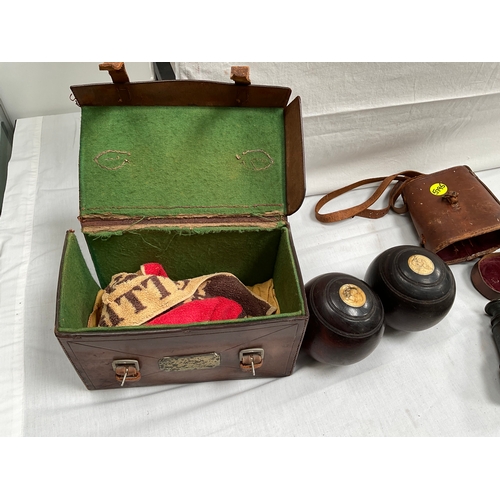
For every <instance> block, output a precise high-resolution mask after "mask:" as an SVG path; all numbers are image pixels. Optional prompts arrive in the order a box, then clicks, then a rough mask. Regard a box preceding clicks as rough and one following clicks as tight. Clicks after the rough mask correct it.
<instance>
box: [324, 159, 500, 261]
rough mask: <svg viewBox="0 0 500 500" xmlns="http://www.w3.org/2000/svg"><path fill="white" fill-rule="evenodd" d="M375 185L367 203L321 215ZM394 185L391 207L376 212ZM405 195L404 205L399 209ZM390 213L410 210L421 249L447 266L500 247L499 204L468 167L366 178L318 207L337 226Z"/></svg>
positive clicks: (326, 218)
mask: <svg viewBox="0 0 500 500" xmlns="http://www.w3.org/2000/svg"><path fill="white" fill-rule="evenodd" d="M375 182H378V183H379V186H378V188H377V189H376V190H375V192H374V193H373V194H372V196H370V198H368V199H367V200H366V201H365V202H363V203H361V204H359V205H356V206H354V207H350V208H346V209H343V210H337V211H334V212H330V213H320V209H321V208H322V207H323V206H324V205H326V203H328V202H329V201H331V200H333V199H334V198H337V197H338V196H340V195H342V194H345V193H347V192H348V191H350V190H352V189H355V188H357V187H359V186H363V185H365V184H371V183H375ZM393 183H394V184H393ZM391 184H393V186H392V189H391V191H390V196H389V203H388V204H387V206H385V207H384V208H382V209H377V210H374V209H371V208H370V207H371V206H372V205H373V204H374V203H375V202H376V201H377V200H378V199H379V198H380V197H381V196H382V194H383V193H384V192H385V190H386V189H388V188H389V186H390V185H391ZM400 196H402V199H403V205H398V206H396V203H397V200H398V199H399V197H400ZM390 209H392V210H393V211H394V212H396V213H398V214H404V213H406V212H408V213H409V214H410V217H411V219H412V222H413V225H414V226H415V229H416V231H417V233H418V235H419V238H420V241H421V244H422V246H423V247H425V248H427V249H428V250H430V251H431V252H433V253H435V254H437V255H438V256H439V257H441V258H442V259H443V260H444V261H445V262H446V263H447V264H456V263H458V262H463V261H468V260H473V259H475V258H477V257H481V256H482V255H485V254H487V253H491V252H493V251H494V250H496V249H498V248H500V202H499V201H498V199H497V198H496V197H495V195H494V194H493V193H492V192H491V191H490V190H489V189H488V187H487V186H486V185H485V184H484V183H483V182H482V181H481V180H480V179H479V178H478V177H477V176H476V174H475V173H474V172H473V171H472V170H471V169H470V167H468V166H466V165H461V166H456V167H451V168H448V169H446V170H440V171H439V172H435V173H432V174H421V173H420V172H415V171H405V172H400V173H398V174H394V175H391V176H388V177H376V178H372V179H364V180H361V181H358V182H355V183H353V184H350V185H349V186H346V187H344V188H341V189H337V190H336V191H333V192H331V193H328V194H326V195H325V196H323V197H322V198H321V199H320V200H319V201H318V203H317V204H316V207H315V214H316V218H317V219H318V220H319V221H320V222H337V221H341V220H344V219H348V218H350V217H355V216H358V217H366V218H370V219H377V218H380V217H383V216H384V215H386V214H387V213H388V211H389V210H390Z"/></svg>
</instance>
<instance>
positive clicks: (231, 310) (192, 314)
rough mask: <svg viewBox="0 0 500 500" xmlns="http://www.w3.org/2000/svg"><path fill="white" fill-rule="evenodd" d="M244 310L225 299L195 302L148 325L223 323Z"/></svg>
mask: <svg viewBox="0 0 500 500" xmlns="http://www.w3.org/2000/svg"><path fill="white" fill-rule="evenodd" d="M242 311H243V308H242V307H241V305H240V304H238V302H235V301H234V300H230V299H226V298H225V297H214V298H210V299H203V300H194V301H193V302H187V303H186V304H181V305H180V306H177V307H174V308H173V309H171V310H170V311H167V312H166V313H163V314H160V316H157V317H156V318H154V319H152V320H151V321H149V322H148V323H147V324H148V325H176V324H183V323H198V322H203V321H221V320H225V319H236V318H238V317H239V315H240V314H241V313H242Z"/></svg>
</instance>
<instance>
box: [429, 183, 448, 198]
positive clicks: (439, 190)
mask: <svg viewBox="0 0 500 500" xmlns="http://www.w3.org/2000/svg"><path fill="white" fill-rule="evenodd" d="M429 191H430V192H431V193H432V194H433V195H434V196H443V194H446V192H447V191H448V186H447V185H446V184H443V183H442V182H436V183H435V184H433V185H432V186H431V187H430V189H429Z"/></svg>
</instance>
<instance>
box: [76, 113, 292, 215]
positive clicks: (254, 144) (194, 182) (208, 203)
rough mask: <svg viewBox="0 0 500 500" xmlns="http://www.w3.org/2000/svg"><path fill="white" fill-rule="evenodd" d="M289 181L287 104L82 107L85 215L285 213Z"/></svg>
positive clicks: (82, 211)
mask: <svg viewBox="0 0 500 500" xmlns="http://www.w3.org/2000/svg"><path fill="white" fill-rule="evenodd" d="M285 189H286V188H285V135H284V117H283V109H281V108H225V107H208V106H207V107H198V106H189V107H188V106H109V107H108V106H95V107H94V106H84V107H82V116H81V137H80V213H81V215H82V216H89V215H98V214H105V215H106V216H113V215H115V216H127V217H133V216H136V217H137V216H176V215H184V214H190V215H207V214H208V215H215V214H216V215H236V214H252V215H261V214H264V213H269V212H276V211H279V212H280V213H283V212H284V211H285V206H286V190H285Z"/></svg>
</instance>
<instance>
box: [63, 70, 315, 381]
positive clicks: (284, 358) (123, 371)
mask: <svg viewBox="0 0 500 500" xmlns="http://www.w3.org/2000/svg"><path fill="white" fill-rule="evenodd" d="M101 69H105V70H108V71H109V73H110V76H111V77H112V79H113V83H112V84H98V85H83V86H76V87H72V91H73V95H74V98H75V101H76V102H77V104H78V105H79V106H82V107H83V106H113V107H120V106H225V107H241V108H246V107H281V108H283V117H284V127H285V143H284V148H285V158H286V164H285V166H284V167H285V171H286V174H285V177H286V186H284V188H285V192H286V200H285V201H286V206H285V207H284V210H283V214H282V215H281V216H280V220H281V221H282V223H283V225H284V229H283V237H282V239H281V240H280V242H282V246H280V247H279V249H278V250H279V251H280V249H281V250H283V252H282V253H283V254H285V253H286V254H287V260H286V262H285V261H284V260H279V258H278V254H277V255H276V256H275V257H274V258H275V260H276V262H275V263H274V266H275V267H274V269H276V268H278V267H279V268H280V269H283V266H288V267H290V268H293V269H294V272H295V277H296V279H294V280H293V283H291V282H287V283H286V287H285V288H286V289H287V291H288V293H289V294H290V293H292V295H291V296H290V297H291V299H292V300H293V302H296V303H298V304H302V305H301V307H298V308H297V309H296V310H295V311H291V312H287V311H285V313H283V311H282V312H281V313H280V314H279V315H276V316H268V317H265V318H252V319H251V320H250V321H246V322H245V321H241V320H234V321H226V322H216V323H212V324H206V323H205V324H194V323H192V324H189V325H186V326H166V327H165V328H163V327H155V328H153V327H149V328H147V327H144V328H142V327H138V328H130V329H129V328H121V329H119V330H116V331H110V330H109V329H105V328H87V327H86V324H84V323H85V314H87V313H86V312H85V311H83V309H84V308H83V307H82V306H81V305H80V302H79V298H78V296H79V295H81V294H80V289H81V288H82V287H79V285H78V283H80V282H81V281H82V280H83V281H85V283H87V282H88V280H90V279H92V278H91V276H90V270H89V269H88V268H87V267H86V264H85V262H84V259H83V255H82V253H81V251H80V249H79V245H77V244H75V240H76V236H75V235H74V231H72V230H70V231H68V232H67V234H66V240H65V244H64V249H63V256H62V259H61V268H60V276H59V281H58V290H57V309H56V325H55V335H56V338H57V339H58V341H59V343H60V345H61V347H62V348H63V350H64V352H65V353H66V355H67V356H68V358H69V360H70V362H71V363H72V365H73V367H74V368H75V370H76V371H77V373H78V375H79V376H80V378H81V380H82V381H83V382H84V384H85V386H86V387H87V389H91V390H93V389H110V388H120V387H139V386H151V385H158V384H169V383H175V384H179V383H190V382H203V381H213V380H230V379H252V378H253V377H254V376H255V377H258V378H262V377H282V376H288V375H290V374H291V373H292V371H293V368H294V366H295V362H296V359H297V356H298V352H299V349H300V346H301V344H302V339H303V336H304V332H305V328H306V326H307V322H308V318H309V313H308V308H307V301H306V297H305V291H304V285H303V282H302V277H301V274H300V267H299V263H298V259H297V256H296V253H295V248H294V244H293V240H292V238H291V234H290V232H289V226H288V222H287V220H286V216H287V215H290V214H291V213H293V212H295V211H296V210H298V208H299V207H300V205H301V203H302V201H303V198H304V195H305V175H304V153H303V135H302V121H301V110H300V98H299V97H297V98H295V99H294V100H293V101H292V102H291V103H288V98H289V96H290V94H291V90H290V89H288V88H284V87H267V86H254V85H250V83H249V81H247V79H246V78H244V76H245V75H244V74H243V76H242V75H241V71H240V69H238V71H235V78H233V79H234V81H235V82H236V83H233V84H230V83H219V82H206V81H187V80H184V81H160V82H137V83H131V82H129V81H128V77H127V75H126V73H125V71H124V67H123V65H122V64H120V63H108V64H104V65H101ZM79 219H80V222H81V224H82V229H83V231H84V233H85V234H87V235H88V234H90V239H92V237H93V236H94V234H96V235H98V234H99V231H105V232H106V231H115V232H117V233H121V232H122V231H126V229H127V228H128V227H133V229H134V232H135V233H137V235H138V237H140V232H141V231H142V230H147V229H148V227H162V226H165V225H168V226H173V227H175V226H176V225H179V226H180V229H179V232H180V233H182V231H183V229H182V224H184V227H189V224H202V223H204V224H205V225H206V226H210V220H208V221H207V219H206V218H205V219H204V220H201V219H200V220H198V219H199V218H198V219H197V218H196V217H192V218H190V219H186V218H184V219H180V218H177V219H175V218H173V217H172V218H169V219H168V220H167V219H165V220H163V219H159V218H157V219H153V218H149V217H141V218H140V220H137V221H136V220H130V219H127V220H123V218H118V217H113V216H110V215H109V214H102V217H101V218H98V217H94V218H89V217H87V218H86V217H79ZM231 224H234V226H235V227H238V226H242V225H244V224H246V225H247V226H252V225H253V226H258V227H260V226H263V229H262V231H266V232H269V231H270V230H271V227H274V226H275V225H276V221H275V220H274V219H273V218H272V217H269V221H267V220H265V219H264V218H263V217H259V218H258V220H254V219H253V218H251V217H237V216H235V217H231V218H227V217H226V218H224V217H219V218H218V225H220V226H227V225H231ZM219 230H220V229H219ZM233 232H234V231H233ZM220 234H223V231H220ZM234 234H237V232H234ZM266 241H267V240H266ZM108 243H109V246H108V247H107V248H109V249H112V248H113V244H112V241H111V240H110V241H107V240H106V245H108ZM167 243H168V242H166V243H165V246H168V245H169V244H170V243H168V244H167ZM280 244H281V243H280ZM69 246H71V247H72V252H73V254H72V256H73V257H72V258H71V259H69V258H68V257H67V252H68V247H69ZM224 248H225V247H224ZM227 248H228V249H229V250H228V252H231V249H232V246H231V244H228V245H227ZM287 248H288V249H289V250H287ZM266 251H267V255H269V250H266ZM287 252H288V253H287ZM233 253H234V252H233ZM91 255H92V258H93V259H94V264H96V261H95V259H96V257H95V255H94V254H93V253H92V252H91ZM255 255H257V253H255ZM101 257H102V258H106V255H105V254H104V256H101ZM233 257H234V256H233ZM98 259H99V258H97V260H98ZM268 260H272V259H268ZM232 261H235V258H233V259H232ZM262 264H266V266H267V267H268V265H269V262H267V263H262ZM271 265H273V264H272V263H271ZM97 267H98V266H97V265H96V268H97ZM263 267H265V266H263ZM280 272H281V271H280ZM64 273H66V274H70V275H77V278H76V281H75V280H73V281H75V282H76V283H77V284H76V285H75V288H73V290H69V291H68V290H65V288H64V286H65V285H64V283H65V280H64V279H63V274H64ZM97 274H99V273H97ZM282 281H283V280H282ZM290 281H292V280H290ZM95 286H96V287H97V284H96V285H95ZM290 290H292V292H290ZM72 292H76V293H72ZM63 303H64V304H65V307H64V308H62V307H61V304H63ZM62 310H64V311H66V314H68V315H71V316H72V317H74V318H76V319H75V320H71V321H70V322H69V326H64V323H65V320H64V318H62V317H61V316H62V314H61V311H62ZM88 312H90V310H89V311H88ZM80 316H82V317H81V318H80ZM87 317H88V314H87ZM66 323H67V322H66ZM73 324H76V326H75V327H73V326H72V325H73Z"/></svg>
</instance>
